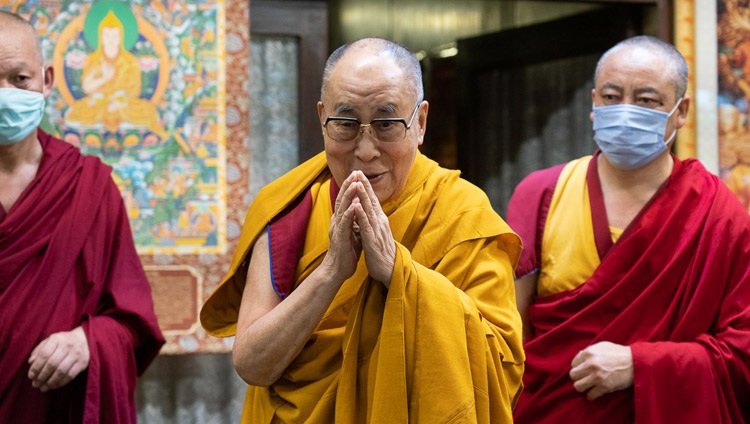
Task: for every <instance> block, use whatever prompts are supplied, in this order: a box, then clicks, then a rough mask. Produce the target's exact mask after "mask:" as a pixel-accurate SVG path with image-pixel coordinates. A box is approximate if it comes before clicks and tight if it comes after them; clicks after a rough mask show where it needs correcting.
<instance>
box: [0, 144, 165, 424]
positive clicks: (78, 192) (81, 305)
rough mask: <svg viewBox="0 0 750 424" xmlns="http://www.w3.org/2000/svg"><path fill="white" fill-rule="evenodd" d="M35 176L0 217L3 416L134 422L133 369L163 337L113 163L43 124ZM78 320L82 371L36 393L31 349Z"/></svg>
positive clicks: (0, 398) (14, 419)
mask: <svg viewBox="0 0 750 424" xmlns="http://www.w3.org/2000/svg"><path fill="white" fill-rule="evenodd" d="M39 140H40V142H41V144H42V148H43V150H44V156H43V158H42V161H41V163H40V166H39V169H38V171H37V175H36V177H35V178H34V180H33V181H32V182H31V183H30V184H29V186H28V187H27V188H26V189H25V191H24V192H23V193H22V194H21V197H20V198H19V199H18V200H17V201H16V203H15V204H14V205H13V206H12V207H11V208H10V210H8V211H6V214H5V216H4V217H3V218H2V220H0V322H2V323H3V325H2V326H1V327H0V346H2V349H0V363H2V364H3V369H4V370H5V371H4V372H3V373H0V421H2V422H69V421H70V420H74V421H78V422H80V421H81V420H83V422H85V423H93V422H107V423H124V422H129V423H132V422H135V421H136V416H135V401H134V392H135V383H136V376H137V375H139V374H141V373H143V371H144V370H145V369H146V367H147V366H148V365H149V363H150V362H151V361H152V360H153V358H154V357H155V356H156V354H157V352H158V351H159V348H160V347H161V345H162V344H163V342H164V340H163V338H162V336H161V333H160V331H159V328H158V325H157V322H156V316H155V315H154V310H153V304H152V301H151V291H150V287H149V285H148V281H147V280H146V276H145V274H144V272H143V268H142V267H141V264H140V261H139V259H138V256H137V255H136V252H135V246H134V245H133V240H132V235H131V232H130V227H129V223H128V219H127V215H126V212H125V207H124V205H123V203H122V198H121V197H120V192H119V191H118V189H117V187H116V186H115V184H114V182H113V181H112V179H111V177H110V171H111V169H110V168H109V167H108V166H105V165H103V164H102V163H101V162H100V161H99V159H97V158H94V157H84V156H82V155H81V154H80V153H79V151H78V149H76V148H74V147H72V146H70V145H68V144H66V143H64V142H62V141H60V140H57V139H55V138H53V137H50V136H49V135H47V134H44V133H43V132H41V131H39ZM78 326H82V327H83V329H84V331H85V333H86V337H87V339H88V345H89V350H90V353H91V358H90V362H89V366H88V369H87V371H85V372H83V373H81V374H80V375H79V376H78V377H77V378H76V379H75V380H73V381H72V382H71V383H69V384H68V385H66V386H64V387H63V388H60V389H56V390H51V391H49V392H47V393H42V392H40V391H39V390H37V389H35V388H33V387H32V386H31V381H30V380H29V379H28V377H27V374H28V372H29V364H28V358H29V356H30V354H31V351H32V350H33V349H34V347H36V346H37V345H38V344H39V343H40V342H41V341H42V340H44V339H46V338H47V337H48V336H49V335H51V334H53V333H56V332H60V331H70V330H72V329H74V328H76V327H78Z"/></svg>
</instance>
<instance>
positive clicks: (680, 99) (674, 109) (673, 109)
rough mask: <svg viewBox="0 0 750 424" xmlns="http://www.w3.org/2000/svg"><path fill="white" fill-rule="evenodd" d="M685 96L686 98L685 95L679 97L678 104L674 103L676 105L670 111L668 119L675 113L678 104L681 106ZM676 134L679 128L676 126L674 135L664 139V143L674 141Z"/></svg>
mask: <svg viewBox="0 0 750 424" xmlns="http://www.w3.org/2000/svg"><path fill="white" fill-rule="evenodd" d="M683 98H684V97H680V98H679V100H677V103H676V104H675V105H674V107H673V108H672V110H671V111H670V112H669V115H667V119H669V117H670V116H672V114H673V113H674V111H676V110H677V107H678V106H680V103H682V99H683ZM676 135H677V128H675V129H674V131H672V135H670V136H669V138H668V139H666V140H664V144H669V143H671V142H672V139H673V138H674V137H675V136H676Z"/></svg>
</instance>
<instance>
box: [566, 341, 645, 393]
mask: <svg viewBox="0 0 750 424" xmlns="http://www.w3.org/2000/svg"><path fill="white" fill-rule="evenodd" d="M570 365H571V367H572V369H571V370H570V378H572V379H573V382H574V383H573V384H574V386H575V389H576V390H577V391H578V392H580V393H583V392H586V398H588V400H594V399H596V398H598V397H599V396H601V395H604V394H607V393H612V392H615V391H617V390H623V389H627V388H628V387H630V386H632V385H633V354H632V352H631V350H630V346H623V345H618V344H615V343H611V342H599V343H595V344H593V345H591V346H589V347H587V348H586V349H583V350H582V351H580V352H578V354H577V355H576V356H575V358H573V362H572V363H571V364H570Z"/></svg>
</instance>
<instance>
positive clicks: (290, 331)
mask: <svg viewBox="0 0 750 424" xmlns="http://www.w3.org/2000/svg"><path fill="white" fill-rule="evenodd" d="M333 280H334V277H332V276H331V275H330V274H329V273H328V272H327V271H326V269H325V267H323V266H321V267H318V269H316V270H315V271H313V272H312V273H311V274H310V276H308V278H307V279H305V281H303V282H302V283H301V284H300V285H299V286H298V287H297V288H296V289H295V290H294V291H293V292H292V293H291V294H290V295H289V296H288V297H287V298H286V299H285V300H284V301H283V302H281V303H279V305H278V306H277V307H275V308H274V309H273V310H271V311H270V312H268V313H267V314H265V315H264V316H262V317H261V318H259V319H258V320H256V321H255V322H253V323H252V325H250V326H248V328H247V329H246V330H245V331H243V332H242V333H238V334H237V337H236V339H235V345H234V348H233V355H232V357H233V361H234V366H235V369H236V370H237V372H238V374H239V375H240V377H242V379H243V380H245V382H247V383H248V384H252V385H256V386H268V385H271V384H272V383H274V382H275V381H276V380H278V379H279V377H281V375H282V374H283V372H284V370H286V368H287V367H288V366H289V364H290V363H291V362H292V361H293V360H294V358H295V357H297V355H298V354H299V352H300V351H301V350H302V347H303V346H304V345H305V343H306V342H307V340H309V338H310V335H311V334H312V332H313V331H314V330H315V328H316V327H317V325H318V323H319V322H320V319H321V318H322V317H323V314H324V313H325V311H326V310H327V309H328V306H329V305H330V304H331V301H332V300H333V298H334V297H335V296H336V293H337V292H338V288H339V287H340V285H341V284H340V283H337V282H335V281H333Z"/></svg>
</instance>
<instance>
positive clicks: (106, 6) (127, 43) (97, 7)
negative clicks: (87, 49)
mask: <svg viewBox="0 0 750 424" xmlns="http://www.w3.org/2000/svg"><path fill="white" fill-rule="evenodd" d="M110 10H111V11H112V12H114V14H115V16H116V17H117V19H119V20H120V22H121V23H122V28H123V31H124V35H123V47H124V48H125V50H130V49H131V48H133V44H135V42H136V40H138V22H136V20H135V15H133V11H132V10H130V7H129V6H128V5H127V4H126V3H123V2H119V1H100V2H97V3H95V4H94V5H93V6H92V7H91V10H89V13H87V14H86V20H85V21H84V23H83V36H84V37H85V38H86V42H87V43H88V44H89V46H91V48H92V49H94V50H96V49H98V48H99V23H100V22H101V21H102V19H104V17H105V16H107V13H109V11H110Z"/></svg>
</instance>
